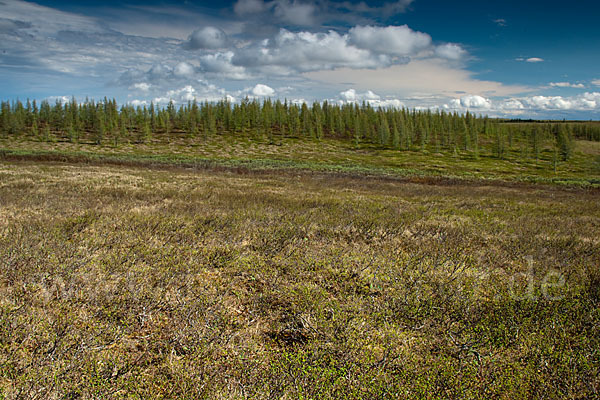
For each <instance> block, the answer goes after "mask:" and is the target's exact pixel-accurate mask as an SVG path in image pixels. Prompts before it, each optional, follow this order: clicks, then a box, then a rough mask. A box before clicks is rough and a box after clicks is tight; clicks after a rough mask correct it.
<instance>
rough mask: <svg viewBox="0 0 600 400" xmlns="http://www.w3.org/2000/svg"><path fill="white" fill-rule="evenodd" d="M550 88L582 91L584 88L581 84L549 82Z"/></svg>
mask: <svg viewBox="0 0 600 400" xmlns="http://www.w3.org/2000/svg"><path fill="white" fill-rule="evenodd" d="M550 86H552V87H560V88H577V89H583V88H584V87H585V85H584V84H583V83H570V82H550Z"/></svg>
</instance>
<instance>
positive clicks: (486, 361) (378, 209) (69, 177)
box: [0, 162, 600, 399]
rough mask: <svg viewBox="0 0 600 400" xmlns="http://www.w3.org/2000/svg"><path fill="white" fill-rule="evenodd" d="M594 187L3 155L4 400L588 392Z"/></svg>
mask: <svg viewBox="0 0 600 400" xmlns="http://www.w3.org/2000/svg"><path fill="white" fill-rule="evenodd" d="M599 226H600V202H599V201H598V193H597V192H594V191H583V190H579V191H573V190H563V189H560V188H556V187H550V186H539V187H535V186H532V187H507V186H495V185H484V184H482V185H474V184H470V185H461V184H460V183H457V184H455V185H449V184H448V185H432V184H427V185H423V184H419V183H414V182H413V183H411V182H394V181H384V180H372V181H370V180H367V179H355V178H351V177H335V176H319V175H314V176H311V175H305V174H300V175H292V174H286V175H278V174H264V175H259V176H257V175H240V174H235V173H232V172H227V171H225V172H214V171H212V172H211V171H196V172H193V173H192V172H184V171H177V170H153V171H148V170H143V169H135V168H130V167H122V166H120V167H119V166H106V165H105V166H95V165H69V164H53V163H46V164H44V163H37V164H34V163H26V162H19V163H10V162H3V163H2V164H0V398H1V397H4V398H8V399H17V398H39V397H42V398H50V399H52V398H56V399H58V398H65V399H66V398H69V399H76V398H144V399H145V398H175V397H177V398H189V399H197V398H222V399H231V398H239V399H242V398H257V399H274V398H290V399H291V398H306V399H317V398H330V399H339V398H363V399H373V398H461V399H481V398H498V399H519V398H523V399H528V398H549V399H564V398H571V399H584V398H593V397H594V396H597V395H598V390H600V379H599V378H598V376H599V375H600V370H599V369H600V359H599V357H600V355H599V353H598V348H600V340H599V338H600V314H599V312H598V310H599V307H598V306H599V304H600V295H599V292H598V287H599V282H600V269H599V265H600V241H599V239H598V232H599V230H598V229H599Z"/></svg>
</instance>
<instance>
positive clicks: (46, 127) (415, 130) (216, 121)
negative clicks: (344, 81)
mask: <svg viewBox="0 0 600 400" xmlns="http://www.w3.org/2000/svg"><path fill="white" fill-rule="evenodd" d="M0 133H1V135H2V136H3V137H5V138H6V137H11V136H20V135H21V136H32V137H35V138H38V139H40V140H53V139H54V140H56V139H57V138H60V139H63V140H67V141H70V142H78V141H88V142H92V143H95V144H98V145H100V144H103V143H106V142H108V143H112V144H114V145H118V144H119V143H121V142H134V143H145V142H148V141H151V140H153V138H157V137H163V138H167V139H166V140H168V138H169V137H172V136H177V135H187V136H190V137H197V138H199V139H208V138H209V137H211V136H214V135H241V136H249V137H252V138H255V139H261V140H267V141H268V142H269V143H272V144H276V143H281V140H282V139H283V138H286V137H296V138H307V139H314V140H320V139H323V138H336V139H340V140H346V141H349V142H351V143H353V145H354V146H356V147H360V146H362V145H371V146H373V145H374V146H378V147H380V148H386V149H395V150H399V151H401V150H423V151H424V150H427V151H442V150H450V151H454V152H464V151H466V152H469V153H472V154H473V155H474V156H475V157H477V156H478V155H479V154H480V152H482V151H486V152H488V153H491V154H493V155H494V156H496V157H497V158H500V159H502V158H505V157H507V155H508V153H509V152H511V151H512V152H515V151H518V152H520V154H522V155H523V156H524V157H531V158H535V159H536V160H537V159H539V158H540V157H541V155H542V153H543V152H548V151H549V152H550V153H551V154H552V157H554V158H555V159H562V160H568V159H569V158H570V157H571V155H572V151H573V141H574V139H575V138H580V139H587V140H596V141H600V124H593V123H588V124H585V123H559V122H548V123H527V124H512V123H502V121H501V120H497V119H492V118H488V117H487V116H481V115H475V114H472V113H469V112H466V113H464V114H459V113H457V112H446V111H439V110H438V111H432V110H416V109H407V108H376V107H372V106H371V105H370V104H369V103H366V102H364V103H362V104H358V103H356V104H341V105H340V104H335V103H328V102H327V101H324V102H322V103H320V102H314V103H312V104H311V105H308V104H306V103H302V104H296V103H290V102H287V101H283V102H282V101H281V100H271V99H265V100H263V101H262V102H261V101H259V100H257V99H248V98H246V99H244V100H242V101H241V102H240V103H231V102H229V101H227V100H226V99H223V100H221V101H218V102H212V103H211V102H208V101H205V102H202V103H198V102H196V101H193V102H188V103H187V104H183V105H179V106H176V105H175V104H174V103H173V102H170V103H169V104H167V105H166V106H164V107H160V106H157V105H155V104H153V103H150V105H149V106H146V105H143V106H137V107H134V106H132V105H130V104H124V105H121V106H120V107H119V106H118V105H117V102H116V100H114V99H112V100H109V99H107V98H104V100H102V101H98V102H95V101H94V100H86V101H85V102H83V103H78V102H77V101H76V100H75V98H73V99H71V100H70V101H68V102H62V101H60V100H57V101H56V102H55V103H54V104H50V103H49V102H48V101H42V102H41V103H40V104H39V105H38V104H37V102H36V101H35V100H34V101H29V100H27V101H26V103H25V104H23V103H22V102H21V101H18V100H17V101H12V102H10V101H4V102H2V103H1V109H0ZM555 161H556V160H555Z"/></svg>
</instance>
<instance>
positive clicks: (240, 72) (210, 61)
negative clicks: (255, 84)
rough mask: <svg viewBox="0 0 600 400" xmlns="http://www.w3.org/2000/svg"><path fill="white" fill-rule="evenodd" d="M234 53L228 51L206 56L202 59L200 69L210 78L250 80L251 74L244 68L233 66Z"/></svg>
mask: <svg viewBox="0 0 600 400" xmlns="http://www.w3.org/2000/svg"><path fill="white" fill-rule="evenodd" d="M233 56H234V53H233V52H232V51H226V52H222V53H215V54H205V55H203V56H201V57H200V68H201V69H202V70H203V71H204V72H205V73H206V74H207V75H208V76H210V77H218V78H226V79H236V80H243V79H249V78H250V74H248V73H247V72H246V69H245V68H244V67H242V66H238V65H233V63H232V59H233Z"/></svg>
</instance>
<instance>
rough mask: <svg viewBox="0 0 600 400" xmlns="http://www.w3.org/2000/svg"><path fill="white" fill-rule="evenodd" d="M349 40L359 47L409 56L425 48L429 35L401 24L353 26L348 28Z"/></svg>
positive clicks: (427, 44)
mask: <svg viewBox="0 0 600 400" xmlns="http://www.w3.org/2000/svg"><path fill="white" fill-rule="evenodd" d="M349 41H350V43H351V44H353V45H355V46H356V47H358V48H360V49H366V50H369V51H372V52H374V53H379V54H390V55H395V56H410V55H415V54H417V53H418V52H420V51H422V50H424V49H427V48H428V47H429V46H430V45H431V36H429V35H428V34H426V33H422V32H415V31H413V30H412V29H410V28H409V27H408V26H407V25H402V26H386V27H376V26H355V27H354V28H352V29H350V32H349Z"/></svg>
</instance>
